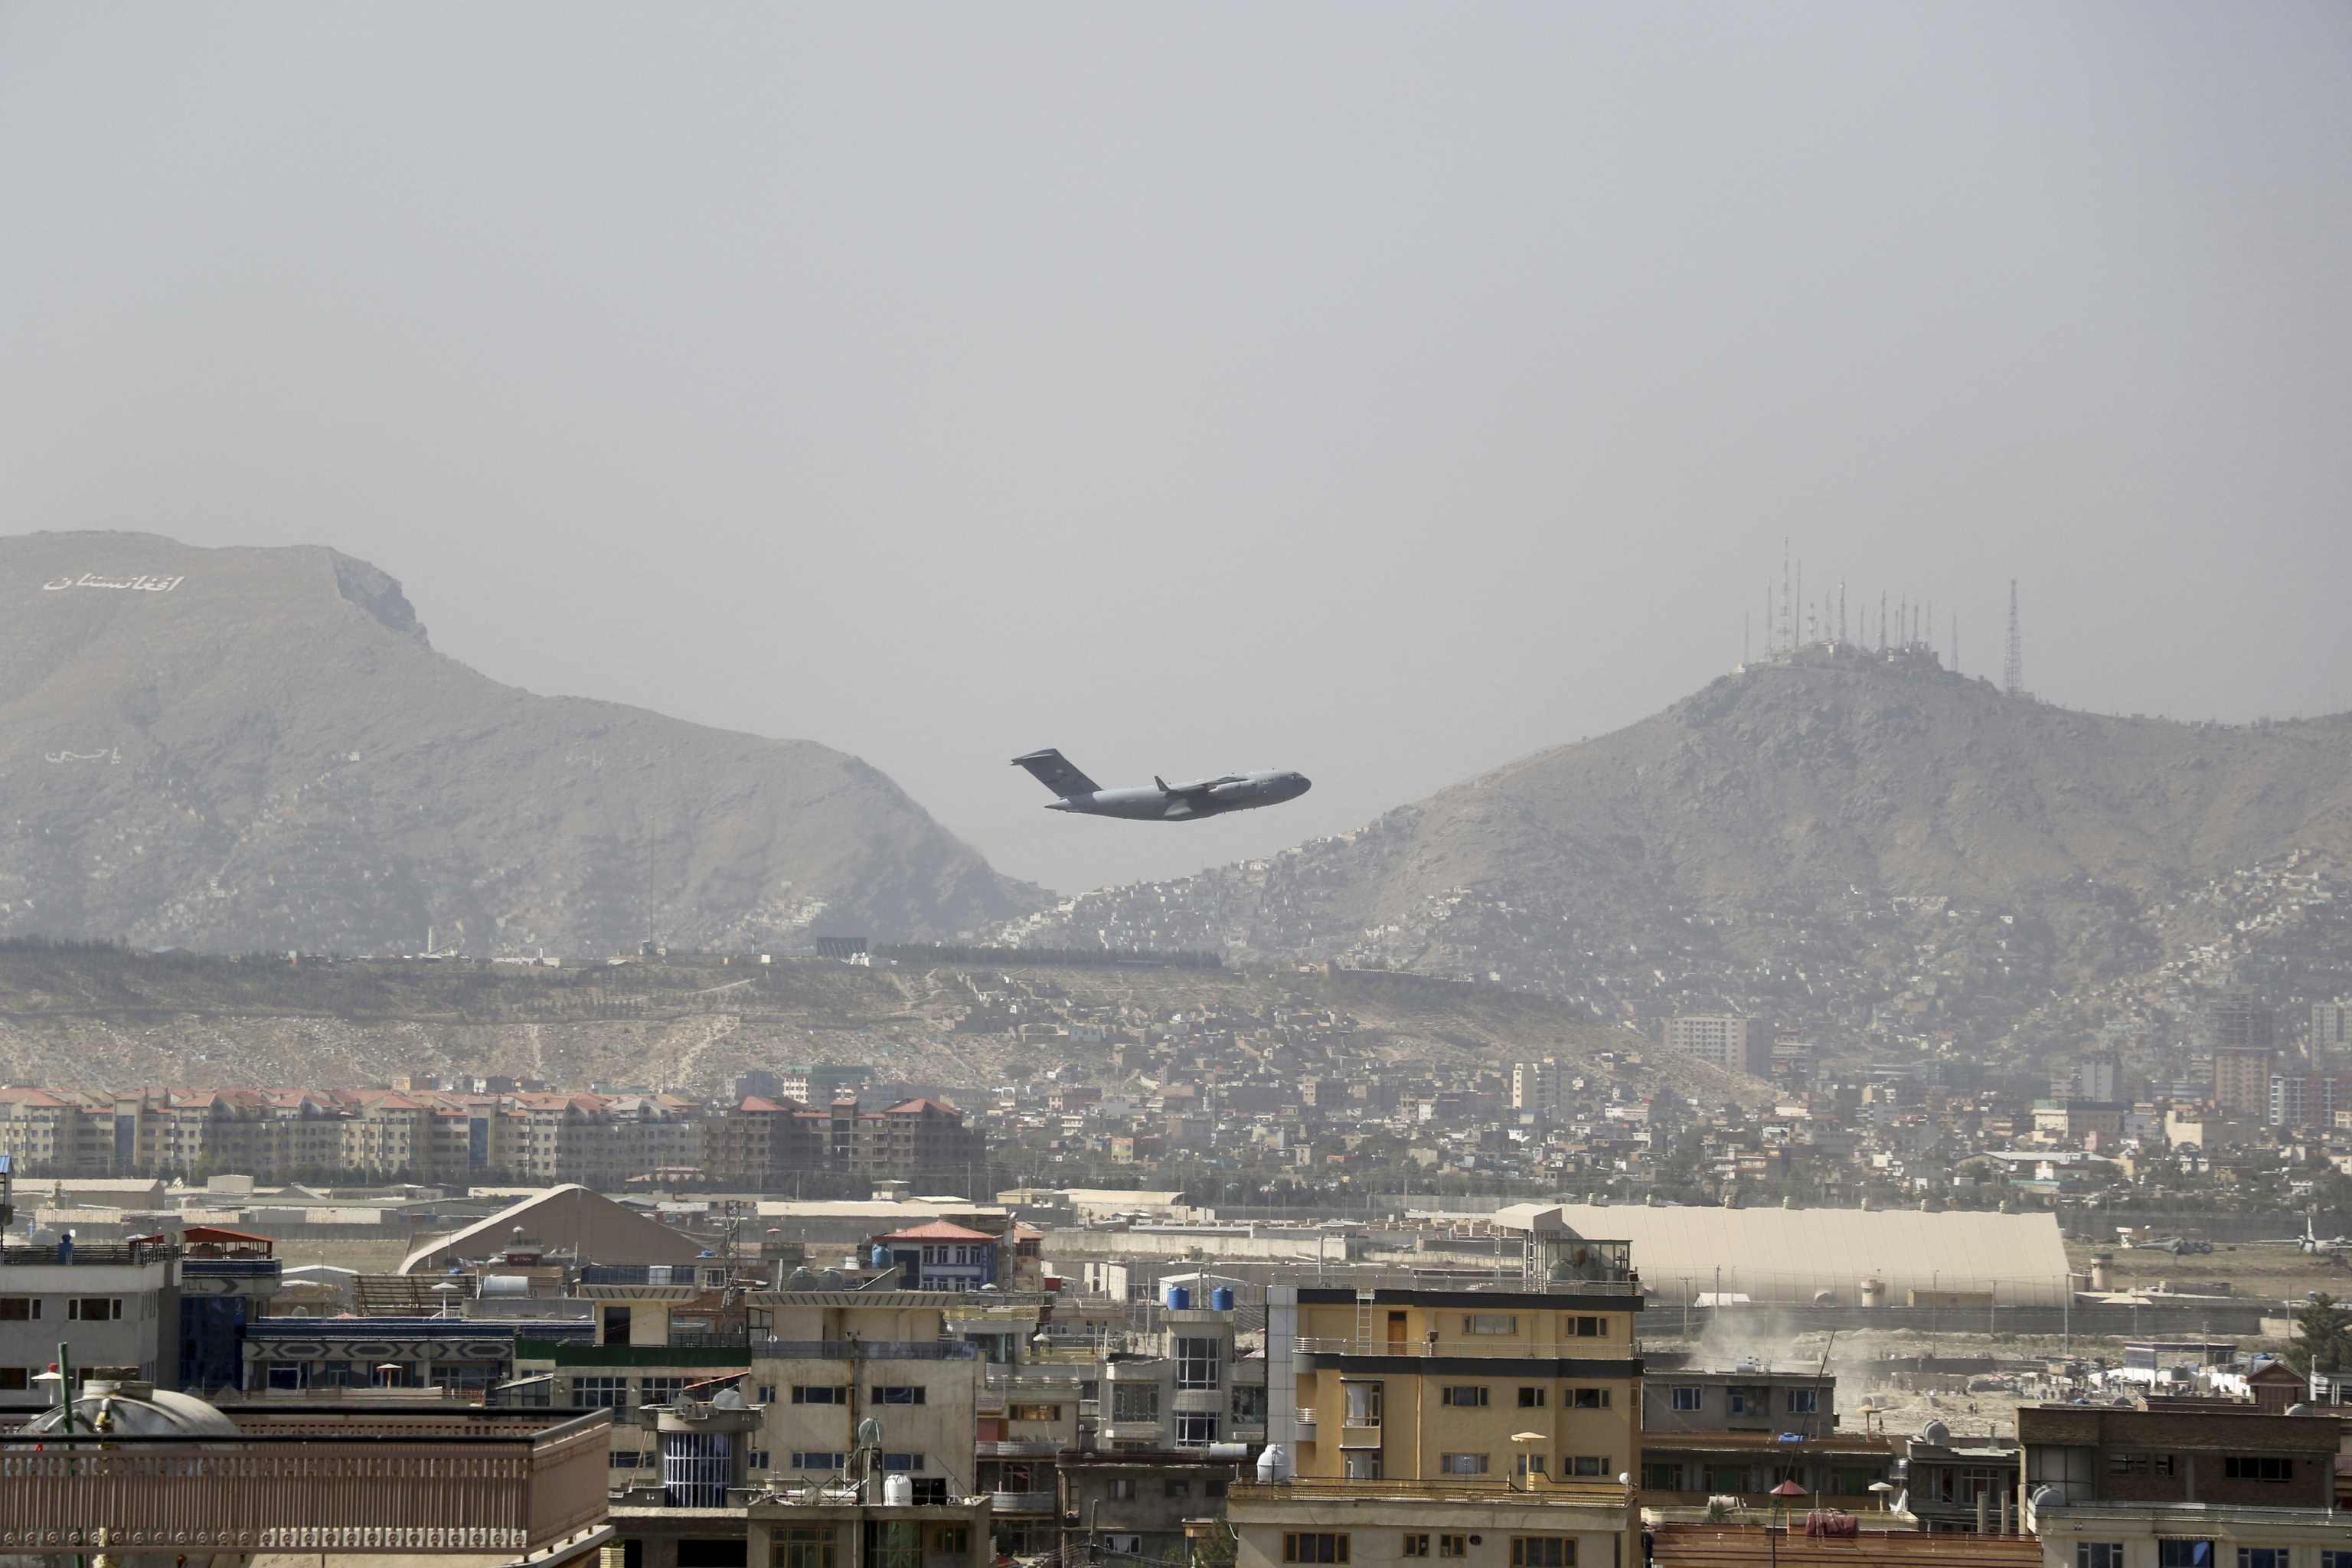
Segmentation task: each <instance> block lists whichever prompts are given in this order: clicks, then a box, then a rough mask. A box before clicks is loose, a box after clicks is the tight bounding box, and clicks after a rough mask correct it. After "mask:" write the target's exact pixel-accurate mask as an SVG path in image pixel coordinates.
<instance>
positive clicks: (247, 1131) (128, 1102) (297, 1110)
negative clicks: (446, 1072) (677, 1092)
mask: <svg viewBox="0 0 2352 1568" xmlns="http://www.w3.org/2000/svg"><path fill="white" fill-rule="evenodd" d="M0 1153H5V1154H9V1155H13V1156H14V1157H15V1158H16V1162H17V1165H18V1168H19V1169H20V1170H21V1171H26V1172H28V1173H32V1174H36V1175H51V1176H100V1175H116V1174H128V1173H132V1172H180V1173H212V1172H221V1171H234V1172H238V1173H246V1174H250V1175H254V1176H257V1177H259V1178H261V1179H263V1180H265V1181H284V1180H291V1179H295V1178H297V1177H307V1176H313V1175H317V1174H320V1173H331V1172H350V1173H355V1174H359V1175H362V1176H366V1177H369V1178H371V1179H382V1178H384V1177H388V1176H392V1175H395V1174H400V1173H407V1174H411V1175H415V1176H417V1177H421V1178H423V1179H425V1180H428V1181H453V1182H461V1181H465V1180H467V1179H468V1178H474V1177H478V1176H480V1175H482V1174H485V1173H489V1172H504V1173H513V1174H518V1175H523V1176H528V1177H530V1178H534V1179H537V1180H541V1181H543V1182H547V1183H550V1184H553V1183H557V1182H567V1181H577V1182H583V1183H588V1184H593V1185H598V1186H617V1185H619V1184H622V1183H623V1182H625V1181H627V1180H628V1179H629V1178H630V1177H631V1176H635V1175H642V1174H646V1173H651V1172H654V1171H657V1170H675V1169H690V1168H694V1167H697V1166H698V1165H699V1164H700V1163H701V1158H702V1108H701V1106H700V1105H699V1104H698V1103H696V1102H695V1101H692V1100H682V1099H678V1098H676V1097H674V1096H669V1095H628V1096H617V1097H614V1096H604V1095H593V1094H518V1095H496V1096H484V1095H466V1094H455V1093H448V1092H443V1091H438V1090H423V1089H421V1090H415V1091H403V1090H399V1089H333V1090H325V1091H318V1090H309V1089H140V1090H138V1091H136V1092H134V1093H126V1094H121V1095H115V1094H107V1093H103V1092H99V1091H91V1090H79V1089H8V1090H0Z"/></svg>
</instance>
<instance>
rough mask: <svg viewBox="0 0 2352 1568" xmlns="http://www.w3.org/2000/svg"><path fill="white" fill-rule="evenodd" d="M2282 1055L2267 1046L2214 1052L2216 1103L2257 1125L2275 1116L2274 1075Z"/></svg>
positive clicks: (2225, 1048)
mask: <svg viewBox="0 0 2352 1568" xmlns="http://www.w3.org/2000/svg"><path fill="white" fill-rule="evenodd" d="M2277 1060H2278V1053H2277V1052H2276V1051H2275V1050H2273V1049H2272V1048H2271V1047H2269V1046H2267V1045H2263V1046H2216V1047H2214V1048H2213V1103H2214V1104H2216V1105H2218V1106H2220V1107H2221V1109H2222V1110H2225V1111H2230V1112H2231V1113H2233V1114H2235V1115H2239V1116H2242V1117H2245V1118H2247V1119H2248V1120H2250V1121H2257V1122H2260V1121H2268V1120H2269V1119H2270V1113H2271V1074H2272V1071H2273V1068H2275V1066H2276V1064H2277Z"/></svg>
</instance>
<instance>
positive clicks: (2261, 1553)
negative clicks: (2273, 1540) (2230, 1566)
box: [2238, 1546, 2294, 1568]
mask: <svg viewBox="0 0 2352 1568" xmlns="http://www.w3.org/2000/svg"><path fill="white" fill-rule="evenodd" d="M2293 1555H2294V1553H2293V1552H2289V1551H2288V1550H2287V1549H2286V1548H2285V1547H2284V1546H2241V1547H2239V1548H2238V1568H2290V1564H2289V1563H2288V1562H2287V1559H2288V1558H2289V1557H2291V1556H2293Z"/></svg>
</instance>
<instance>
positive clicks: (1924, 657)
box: [1004, 645, 2352, 1037]
mask: <svg viewBox="0 0 2352 1568" xmlns="http://www.w3.org/2000/svg"><path fill="white" fill-rule="evenodd" d="M2293 855H2305V856H2320V857H2324V858H2326V859H2327V860H2328V861H2329V863H2330V864H2331V865H2332V864H2336V863H2342V862H2352V718H2347V717H2346V716H2340V715H2339V716H2335V717H2331V718H2326V719H2319V720H2310V721H2292V722H2287V723H2262V724H2256V725H2248V726H2226V725H2219V724H2212V723H2193V722H2192V723H2181V722H2175V721H2166V720H2150V719H2146V718H2128V719H2127V718H2107V717H2103V716H2099V715H2095V714H2087V713H2080V712H2075V711H2072V710H2065V709H2061V708H2056V707H2053V706H2051V705H2048V704H2044V703H2041V702H2038V701H2035V700H2032V699H2030V698H2020V697H2011V696H2008V695H2005V694H2003V693H2002V692H2000V690H1999V689H1996V688H1994V687H1993V686H1991V684H1990V682H1987V681H1983V680H1981V679H1969V678H1964V677H1961V676H1958V675H1955V674H1953V673H1951V672H1949V671H1947V670H1945V669H1943V668H1941V666H1940V664H1939V663H1938V662H1937V660H1936V659H1935V658H1934V657H1933V656H1932V654H1929V653H1928V652H1927V650H1925V649H1921V648H1916V647H1915V648H1906V649H1899V650H1891V651H1885V652H1881V651H1875V650H1867V649H1863V648H1857V647H1852V646H1850V645H1844V646H1839V645H1814V646H1812V647H1805V648H1801V649H1798V650H1795V651H1794V652H1792V653H1790V654H1784V655H1782V656H1780V657H1779V658H1775V659H1772V660H1769V661H1765V662H1762V663H1759V664H1758V665H1754V666H1748V667H1745V668H1742V669H1741V670H1739V671H1737V672H1735V673H1733V674H1730V675H1727V676H1724V677H1721V678H1719V679H1717V680H1715V681H1712V682H1710V683H1709V684H1708V685H1706V687H1703V688H1701V689H1699V690H1697V691H1696V692H1693V693H1691V694H1690V695H1689V696H1687V697H1685V698H1683V699H1681V700H1678V701H1676V702H1675V703H1673V704H1670V705H1669V706H1668V707H1667V708H1665V709H1664V710H1662V711H1660V712H1659V713H1656V714H1654V715H1652V716H1651V717H1649V718H1647V719H1643V720H1641V721H1637V722H1635V723H1633V724H1632V725H1629V726H1627V727H1625V728H1623V729H1622V730H1619V731H1614V732H1612V733H1611V734H1608V735H1603V736H1598V737H1593V738H1591V739H1590V740H1587V741H1583V742H1576V743H1573V744H1570V745H1565V746H1559V747H1553V748H1550V749H1548V750H1546V751H1543V752H1536V753H1534V754H1532V755H1530V756H1527V757H1523V758H1520V759H1518V760H1517V761H1515V762H1512V763H1506V764H1504V765H1502V766H1500V767H1497V768H1494V769H1490V770H1488V771H1486V773H1480V774H1477V775H1475V776H1474V777H1472V778H1469V779H1465V781H1463V782H1462V783H1461V784H1455V785H1453V786H1451V787H1449V788H1447V789H1444V790H1441V791H1439V792H1438V793H1437V794H1435V795H1431V796H1429V797H1427V798H1426V799H1423V800H1422V801H1418V802H1414V803H1412V804H1410V805H1403V806H1399V807H1397V808H1395V809H1394V810H1391V811H1390V812H1387V813H1383V814H1382V815H1381V816H1379V817H1376V818H1374V819H1373V820H1371V821H1370V822H1369V823H1366V824H1365V825H1363V826H1360V827H1359V828H1357V829H1356V830H1354V831H1353V832H1351V833H1349V834H1344V835H1339V836H1336V837H1331V838H1327V839H1321V840H1316V841H1313V842H1310V843H1308V844H1306V845H1301V846H1299V847H1296V848H1294V849H1292V850H1288V851H1285V852H1284V853H1282V854H1280V855H1277V856H1275V857H1271V858H1265V859H1261V860H1255V861H1248V862H1243V863H1241V864H1239V865H1235V866H1229V867H1224V868H1216V869H1213V870H1211V871H1208V872H1204V873H1202V874H1201V875H1200V876H1198V877H1194V878H1186V879H1173V880H1171V881H1167V882H1159V883H1150V884H1139V885H1137V886H1136V887H1134V888H1129V889H1102V890H1099V891H1097V892H1096V893H1092V894H1087V895H1084V896H1082V897H1081V898H1079V899H1076V900H1066V901H1065V902H1064V903H1063V904H1061V905H1059V906H1057V907H1056V908H1055V909H1053V910H1045V911H1041V912H1038V913H1036V914H1033V915H1031V916H1028V917H1025V918H1023V919H1020V920H1017V921H1013V922H1011V924H1010V925H1009V927H1008V928H1007V930H1006V931H1005V933H1004V935H1005V940H1024V941H1031V942H1048V943H1050V942H1072V941H1076V940H1079V939H1081V938H1082V937H1083V938H1086V939H1090V940H1098V941H1103V942H1129V943H1135V944H1139V945H1149V944H1153V943H1156V944H1158V945H1162V946H1208V947H1212V948H1214V949H1217V950H1220V951H1224V952H1229V953H1233V954H1234V955H1236V956H1243V957H1263V956H1277V957H1278V956H1296V957H1298V958H1302V959H1307V960H1318V961H1332V962H1338V963H1350V964H1360V965H1366V966H1385V967H1396V968H1406V969H1414V970H1423V971H1427V972H1432V973H1454V974H1457V975H1464V976H1468V977H1475V978H1480V979H1487V978H1493V979H1496V980H1499V981H1501V982H1503V983H1505V984H1517V985H1521V986H1524V987H1526V988H1528V989H1532V990H1537V991H1540V992H1543V993H1545V994H1550V995H1554V996H1558V997H1561V998H1563V999H1573V1000H1578V1001H1580V1002H1583V1003H1584V1004H1586V1005H1590V1006H1591V1007H1593V1008H1594V1010H1595V1011H1596V1012H1599V1013H1600V1014H1601V1015H1602V1016H1611V1017H1614V1018H1618V1019H1621V1020H1623V1019H1645V1020H1652V1021H1654V1020H1655V1019H1656V1018H1657V1017H1659V1016H1663V1015H1664V1014H1667V1013H1671V1012H1675V1011H1692V1010H1711V1009H1713V1008H1717V1007H1738V1008H1741V1009H1743V1010H1753V1011H1757V1012H1759V1013H1772V1014H1776V1015H1778V1016H1781V1017H1783V1018H1784V1019H1785V1020H1786V1021H1788V1022H1789V1023H1790V1024H1792V1025H1794V1026H1798V1027H1800V1028H1801V1029H1804V1030H1807V1031H1810V1032H1818V1033H1854V1034H1859V1033H1868V1032H1872V1026H1871V1025H1870V1024H1869V1023H1868V1022H1867V1020H1868V1018H1869V1016H1870V1014H1869V1010H1870V1009H1874V1008H1876V1007H1878V1006H1880V1005H1884V1004H1885V1003H1887V1002H1890V1001H1893V1000H1895V998H1896V997H1897V995H1898V994H1900V993H1904V992H1906V991H1907V990H1910V989H1912V988H1913V987H1912V986H1911V984H1910V982H1911V980H1912V979H1913V978H1921V979H1924V980H1926V981H1927V982H1929V983H1930V989H1931V991H1933V992H1937V993H1947V994H1948V993H1958V994H1959V995H1960V996H1961V997H1963V998H1965V999H1966V1002H1967V1005H1965V1006H1962V1007H1959V1008H1957V1009H1956V1008H1955V1006H1954V1005H1952V1003H1951V998H1950V997H1949V996H1948V995H1947V996H1946V998H1945V1000H1944V1001H1942V1002H1939V1003H1937V1005H1934V1006H1932V1007H1931V1008H1930V1009H1929V1011H1930V1012H1931V1013H1933V1014H1934V1015H1935V1016H1936V1020H1937V1022H1939V1023H1941V1022H1948V1021H1949V1020H1950V1019H1951V1017H1952V1016H1954V1015H1955V1013H1956V1012H1957V1013H1958V1014H1959V1016H1969V1015H1970V1014H1971V1013H1974V1014H1979V1015H1982V1016H1984V1017H1990V1016H2000V1017H2005V1018H2008V1019H2010V1020H2011V1021H2012V1024H2014V1022H2015V1021H2016V1020H2020V1019H2024V1018H2026V1017H2028V1016H2032V1015H2033V1014H2034V1013H2035V1011H2036V1008H2037V1006H2043V1007H2044V1009H2045V1011H2046V1004H2047V1001H2048V998H2047V997H2046V996H2045V997H2043V998H2042V1002H2040V1003H2037V1002H2036V1001H2035V1000H2034V999H2033V992H2034V991H2035V990H2036V989H2037V988H2039V989H2040V990H2042V991H2044V992H2048V991H2052V990H2055V991H2056V992H2057V993H2059V994H2061V995H2062V996H2064V995H2072V994H2077V993H2080V994H2083V995H2085V996H2087V995H2088V994H2089V993H2088V991H2087V990H2085V989H2084V988H2085V987H2087V986H2094V985H2095V984H2096V983H2099V982H2100V981H2102V980H2105V979H2112V978H2113V977H2114V973H2115V971H2116V965H2117V964H2119V963H2120V964H2124V965H2126V966H2129V965H2134V964H2137V965H2142V966H2150V965H2157V964H2160V963H2163V962H2164V957H2163V955H2164V953H2165V952H2166V951H2168V944H2170V945H2178V944H2179V942H2185V941H2187V940H2188V934H2187V929H2186V928H2185V927H2183V928H2180V929H2179V930H2175V929H2174V928H2175V927H2178V926H2179V921H2177V920H2173V919H2172V917H2171V916H2170V915H2168V913H2167V906H2174V905H2178V904H2179V900H2181V899H2183V898H2184V897H2187V896H2189V895H2190V894H2192V893H2193V892H2194V890H2195V888H2196V886H2197V885H2198V884H2200V882H2210V881H2212V880H2214V879H2220V878H2225V877H2227V876H2229V875H2231V874H2232V873H2234V872H2236V871H2238V870H2241V869H2243V868H2247V867H2249V866H2253V865H2258V864H2262V863H2265V862H2275V861H2279V860H2282V859H2283V858H2286V857H2289V856H2293ZM1921 900H1931V901H1932V900H1943V901H1944V905H1945V906H1946V907H1944V908H1943V909H1941V910H1940V911H1939V912H1938V913H1937V920H1938V921H1942V922H1944V927H1945V928H1949V927H1950V926H1951V923H1952V922H1954V921H1965V922H1966V930H1967V931H1969V932H1970V933H1972V938H1971V942H1969V944H1967V945H1968V949H1969V951H1968V954H1967V955H1966V956H1965V957H1955V958H1953V959H1951V963H1959V964H1961V965H1962V966H1963V969H1964V970H1965V969H1967V968H1968V967H1969V966H1974V968H1975V969H1976V971H1977V973H1975V974H1974V975H1973V976H1971V975H1969V974H1968V973H1950V974H1935V973H1928V974H1926V975H1924V976H1916V977H1915V976H1913V975H1912V974H1910V973H1909V972H1910V971H1913V970H1916V969H1918V968H1919V967H1920V966H1919V965H1918V964H1916V963H1896V962H1895V953H1894V952H1893V951H1892V949H1893V947H1894V946H1895V945H1896V944H1898V943H1906V942H1907V943H1909V944H1910V945H1911V946H1912V947H1915V948H1916V947H1917V946H1918V945H1919V944H1920V943H1922V942H1931V943H1933V942H1943V940H1944V936H1943V934H1942V933H1941V931H1939V932H1937V933H1930V932H1928V931H1926V930H1925V929H1924V928H1923V929H1919V930H1913V929H1910V928H1912V927H1917V926H1919V925H1920V917H1919V912H1918V910H1917V909H1916V907H1915V906H1916V905H1917V904H1918V903H1919V901H1921ZM1956 906H1965V910H1962V909H1960V908H1958V907H1956ZM2168 922H2169V923H2168ZM1874 950H1877V951H1875V952H1874ZM2326 964H2332V965H2335V966H2336V967H2337V968H2338V969H2340V968H2341V967H2342V961H2341V956H2340V955H2338V956H2336V957H2329V958H2327V959H2326ZM2323 967H2325V965H2323ZM1809 970H1810V971H1811V972H1812V973H1811V974H1810V975H1809V973H1808V972H1809ZM1631 971H1642V972H1646V977H1644V975H1643V974H1642V973H1629V972H1631ZM1743 971H1744V972H1745V978H1743V977H1742V972H1743ZM1832 972H1834V973H1835V975H1836V977H1835V978H1834V979H1833V980H1831V981H1829V982H1827V983H1826V989H1827V992H1828V993H1829V994H1827V995H1820V994H1809V991H1810V992H1820V991H1822V989H1823V982H1822V979H1821V976H1822V974H1826V973H1832ZM2345 979H2346V980H2347V983H2352V974H2347V975H2346V976H2345ZM1937 982H1944V983H1945V984H1935V983H1937ZM2214 983H2215V984H2219V983H2221V982H2220V979H2219V978H2218V973H2217V977H2216V978H2215V980H2214ZM1980 1021H1981V1020H1980ZM2079 1023H2080V1020H2078V1019H2070V1020H2069V1021H2068V1022H2066V1023H2065V1024H2064V1025H2063V1026H2062V1025H2058V1024H2055V1023H2053V1024H2052V1025H2051V1027H2053V1028H2057V1027H2074V1026H2078V1025H2079ZM1973 1027H1974V1026H1969V1027H1964V1028H1962V1029H1960V1030H1958V1031H1957V1032H1958V1033H1959V1034H1961V1035H1962V1036H1963V1037H1967V1036H1968V1035H1969V1032H1970V1029H1971V1028H1973ZM1878 1032H1882V1033H1883V1032H1885V1031H1883V1030H1880V1031H1878Z"/></svg>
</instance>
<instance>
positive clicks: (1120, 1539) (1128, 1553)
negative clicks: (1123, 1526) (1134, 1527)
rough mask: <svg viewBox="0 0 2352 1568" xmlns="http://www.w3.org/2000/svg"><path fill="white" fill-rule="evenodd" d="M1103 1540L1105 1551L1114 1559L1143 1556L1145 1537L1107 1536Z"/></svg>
mask: <svg viewBox="0 0 2352 1568" xmlns="http://www.w3.org/2000/svg"><path fill="white" fill-rule="evenodd" d="M1102 1539H1103V1550H1104V1551H1105V1552H1109V1553H1110V1554H1111V1555H1112V1556H1114V1557H1140V1556H1142V1555H1143V1537H1141V1536H1140V1535H1106V1536H1104V1537H1103V1538H1102Z"/></svg>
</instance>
